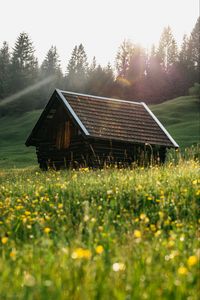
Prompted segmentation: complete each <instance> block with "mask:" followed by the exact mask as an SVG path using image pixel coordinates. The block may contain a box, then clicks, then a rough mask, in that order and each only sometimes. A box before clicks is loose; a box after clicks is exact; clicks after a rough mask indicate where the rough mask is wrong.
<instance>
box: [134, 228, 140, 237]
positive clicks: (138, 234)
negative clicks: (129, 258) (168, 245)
mask: <svg viewBox="0 0 200 300" xmlns="http://www.w3.org/2000/svg"><path fill="white" fill-rule="evenodd" d="M141 236H142V233H141V231H140V230H137V229H136V230H134V237H135V238H137V239H139V238H141Z"/></svg>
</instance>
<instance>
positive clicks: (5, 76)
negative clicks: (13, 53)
mask: <svg viewBox="0 0 200 300" xmlns="http://www.w3.org/2000/svg"><path fill="white" fill-rule="evenodd" d="M9 88H10V53H9V47H8V43H7V42H4V43H3V46H2V48H1V49H0V99H2V98H4V97H6V96H7V95H8V94H9Z"/></svg>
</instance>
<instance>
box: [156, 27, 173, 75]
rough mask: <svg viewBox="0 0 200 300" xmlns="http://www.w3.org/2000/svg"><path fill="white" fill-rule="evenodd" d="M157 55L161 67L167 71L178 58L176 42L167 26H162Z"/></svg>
mask: <svg viewBox="0 0 200 300" xmlns="http://www.w3.org/2000/svg"><path fill="white" fill-rule="evenodd" d="M158 55H159V57H160V60H161V64H162V67H163V69H164V70H165V71H166V72H169V71H170V68H171V67H172V66H173V64H175V63H176V62H177V60H178V48H177V44H176V41H175V38H174V36H173V34H172V30H171V28H170V27H169V26H168V27H166V28H164V30H163V33H162V35H161V38H160V42H159V47H158Z"/></svg>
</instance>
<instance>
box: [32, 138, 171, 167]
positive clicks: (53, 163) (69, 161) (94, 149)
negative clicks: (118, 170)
mask: <svg viewBox="0 0 200 300" xmlns="http://www.w3.org/2000/svg"><path fill="white" fill-rule="evenodd" d="M36 152H37V156H38V162H39V163H40V166H41V168H44V169H45V168H46V165H48V167H52V168H55V169H59V168H63V167H66V168H67V167H73V168H74V167H85V166H90V167H95V166H97V167H102V166H104V165H112V164H115V163H117V164H119V165H124V166H128V165H130V164H131V163H133V162H135V164H139V165H143V166H145V165H148V164H149V163H155V162H156V163H159V162H164V159H165V147H152V146H150V145H146V146H145V145H136V144H128V143H122V142H116V141H106V140H97V139H93V140H86V139H84V138H83V137H82V136H81V135H76V136H73V137H72V138H71V140H70V145H69V147H68V148H66V149H58V148H57V146H56V145H55V144H50V143H46V144H44V143H43V144H40V146H39V147H37V150H36Z"/></svg>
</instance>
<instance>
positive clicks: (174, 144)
mask: <svg viewBox="0 0 200 300" xmlns="http://www.w3.org/2000/svg"><path fill="white" fill-rule="evenodd" d="M142 105H143V106H144V108H145V109H146V110H147V111H148V113H149V114H150V115H151V117H152V118H153V119H154V121H155V122H156V123H157V124H158V126H159V127H160V128H161V129H162V131H163V132H164V133H165V134H166V136H167V137H168V139H169V140H170V142H171V143H172V145H173V146H172V147H174V148H179V145H178V144H177V143H176V141H175V140H174V139H173V137H172V136H171V135H170V134H169V132H168V131H167V129H166V128H165V127H164V126H163V125H162V124H161V122H160V121H159V120H158V118H157V117H156V116H155V115H154V113H153V112H152V111H151V110H150V109H149V108H148V106H147V105H146V104H145V103H144V102H142Z"/></svg>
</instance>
